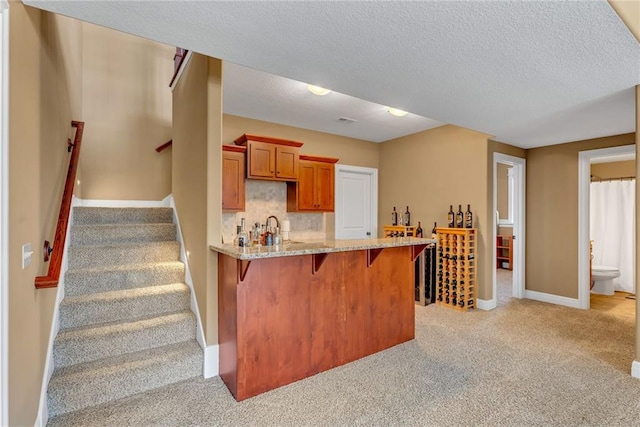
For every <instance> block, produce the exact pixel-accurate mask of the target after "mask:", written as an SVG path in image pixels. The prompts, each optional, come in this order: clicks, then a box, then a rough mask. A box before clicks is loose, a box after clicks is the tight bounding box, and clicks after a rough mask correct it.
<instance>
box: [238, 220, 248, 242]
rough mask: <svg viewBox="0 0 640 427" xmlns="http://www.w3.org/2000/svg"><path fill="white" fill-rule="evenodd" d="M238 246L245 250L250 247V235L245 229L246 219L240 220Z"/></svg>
mask: <svg viewBox="0 0 640 427" xmlns="http://www.w3.org/2000/svg"><path fill="white" fill-rule="evenodd" d="M238 246H239V247H241V248H244V247H245V246H249V234H248V233H247V230H246V229H245V228H244V218H242V219H240V233H238Z"/></svg>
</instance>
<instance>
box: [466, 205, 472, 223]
mask: <svg viewBox="0 0 640 427" xmlns="http://www.w3.org/2000/svg"><path fill="white" fill-rule="evenodd" d="M464 228H473V213H472V212H471V205H467V211H466V212H465V213H464Z"/></svg>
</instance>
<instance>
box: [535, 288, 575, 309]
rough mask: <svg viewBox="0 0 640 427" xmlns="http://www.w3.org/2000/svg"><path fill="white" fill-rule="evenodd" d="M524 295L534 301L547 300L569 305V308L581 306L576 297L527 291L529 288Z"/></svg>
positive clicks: (552, 302) (551, 302)
mask: <svg viewBox="0 0 640 427" xmlns="http://www.w3.org/2000/svg"><path fill="white" fill-rule="evenodd" d="M524 297H525V298H527V299H531V300H535V301H542V302H548V303H550V304H556V305H564V306H566V307H571V308H581V307H580V300H579V299H577V298H569V297H563V296H560V295H553V294H547V293H544V292H538V291H529V290H525V291H524Z"/></svg>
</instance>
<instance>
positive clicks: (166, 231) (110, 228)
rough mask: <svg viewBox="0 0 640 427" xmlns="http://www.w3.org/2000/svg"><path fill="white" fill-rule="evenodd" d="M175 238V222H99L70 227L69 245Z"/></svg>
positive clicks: (156, 240) (108, 243)
mask: <svg viewBox="0 0 640 427" xmlns="http://www.w3.org/2000/svg"><path fill="white" fill-rule="evenodd" d="M169 240H176V225H175V224H99V225H74V226H72V227H71V238H70V241H69V245H70V246H77V245H110V244H118V243H127V242H138V243H142V242H162V241H169Z"/></svg>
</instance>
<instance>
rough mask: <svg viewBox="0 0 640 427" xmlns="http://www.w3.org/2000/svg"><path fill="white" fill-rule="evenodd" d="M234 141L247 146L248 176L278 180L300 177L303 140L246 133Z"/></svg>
mask: <svg viewBox="0 0 640 427" xmlns="http://www.w3.org/2000/svg"><path fill="white" fill-rule="evenodd" d="M234 142H235V143H236V144H237V145H240V146H246V147H247V178H253V179H266V180H277V181H296V180H297V179H298V166H299V156H300V154H299V151H300V147H301V146H302V143H301V142H297V141H291V140H288V139H280V138H269V137H264V136H258V135H249V134H246V133H245V134H243V135H242V136H240V137H239V138H237V139H236V140H235V141H234Z"/></svg>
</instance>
